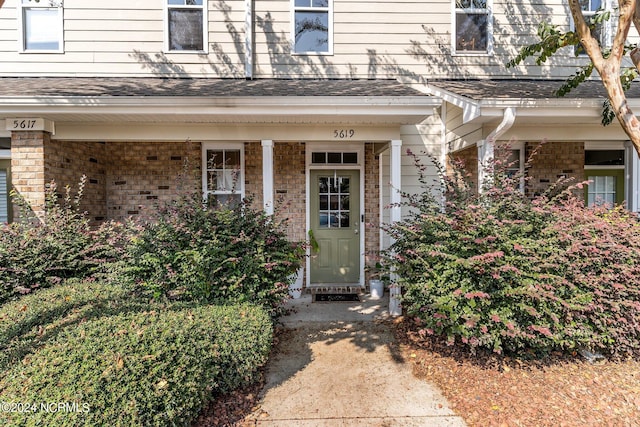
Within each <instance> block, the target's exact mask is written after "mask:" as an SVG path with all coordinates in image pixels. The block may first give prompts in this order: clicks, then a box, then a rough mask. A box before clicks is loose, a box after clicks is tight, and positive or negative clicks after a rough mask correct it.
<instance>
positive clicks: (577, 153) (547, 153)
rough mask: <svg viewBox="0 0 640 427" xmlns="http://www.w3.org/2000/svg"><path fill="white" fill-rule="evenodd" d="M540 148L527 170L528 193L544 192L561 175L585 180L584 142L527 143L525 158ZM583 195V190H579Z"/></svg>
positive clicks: (575, 179)
mask: <svg viewBox="0 0 640 427" xmlns="http://www.w3.org/2000/svg"><path fill="white" fill-rule="evenodd" d="M536 147H537V148H538V150H537V151H538V152H537V154H536V155H535V156H534V157H533V160H532V163H531V167H530V168H529V169H528V170H527V176H528V180H527V189H526V191H527V194H529V195H534V194H539V193H542V192H544V191H545V190H546V189H547V188H549V186H550V185H552V184H553V183H555V182H556V181H557V180H558V179H559V178H561V177H563V176H564V177H567V178H573V179H574V181H573V182H574V183H575V182H581V181H584V143H583V142H546V143H544V144H542V145H539V144H538V143H530V142H528V143H527V144H526V153H525V156H526V157H525V158H526V159H528V158H529V156H530V155H531V153H532V151H534V150H535V149H536ZM576 194H577V195H578V196H579V197H583V196H584V195H583V193H582V191H577V192H576Z"/></svg>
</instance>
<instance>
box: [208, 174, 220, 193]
mask: <svg viewBox="0 0 640 427" xmlns="http://www.w3.org/2000/svg"><path fill="white" fill-rule="evenodd" d="M218 189H219V188H218V172H216V171H212V172H209V173H207V190H208V191H216V190H218Z"/></svg>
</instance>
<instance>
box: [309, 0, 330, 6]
mask: <svg viewBox="0 0 640 427" xmlns="http://www.w3.org/2000/svg"><path fill="white" fill-rule="evenodd" d="M311 6H313V7H329V0H312V1H311Z"/></svg>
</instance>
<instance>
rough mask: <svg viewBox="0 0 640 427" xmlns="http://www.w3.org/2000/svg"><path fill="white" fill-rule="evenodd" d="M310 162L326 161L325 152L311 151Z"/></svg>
mask: <svg viewBox="0 0 640 427" xmlns="http://www.w3.org/2000/svg"><path fill="white" fill-rule="evenodd" d="M311 163H327V153H312V154H311Z"/></svg>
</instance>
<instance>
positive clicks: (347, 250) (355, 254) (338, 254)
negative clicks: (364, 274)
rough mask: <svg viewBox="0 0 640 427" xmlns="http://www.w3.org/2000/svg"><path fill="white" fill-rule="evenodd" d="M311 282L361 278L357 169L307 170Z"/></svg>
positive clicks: (355, 281)
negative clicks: (309, 180)
mask: <svg viewBox="0 0 640 427" xmlns="http://www.w3.org/2000/svg"><path fill="white" fill-rule="evenodd" d="M310 179H311V182H310V184H311V185H310V188H311V194H310V199H311V200H310V220H311V223H310V224H311V230H312V232H313V238H314V239H315V241H316V242H317V247H316V248H315V249H314V250H312V252H311V271H310V276H311V277H310V278H311V283H312V284H331V283H336V284H342V283H352V284H355V283H359V281H360V233H361V232H363V231H364V230H360V226H361V222H360V171H358V170H330V169H329V170H312V171H310Z"/></svg>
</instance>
